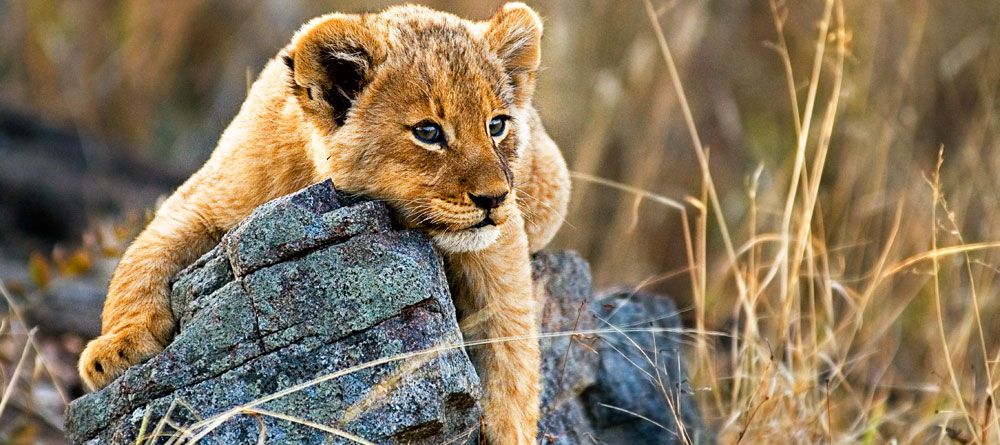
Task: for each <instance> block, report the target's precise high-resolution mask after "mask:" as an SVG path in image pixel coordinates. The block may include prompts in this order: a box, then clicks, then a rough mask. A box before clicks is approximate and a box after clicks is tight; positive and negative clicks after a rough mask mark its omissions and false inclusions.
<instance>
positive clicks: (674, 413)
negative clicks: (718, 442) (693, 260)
mask: <svg viewBox="0 0 1000 445" xmlns="http://www.w3.org/2000/svg"><path fill="white" fill-rule="evenodd" d="M593 310H594V313H596V314H597V315H598V316H599V317H600V319H601V327H602V328H607V327H611V326H615V327H617V329H620V330H622V331H626V330H627V329H629V328H660V329H664V330H667V331H666V332H656V333H653V332H623V333H622V334H606V335H603V336H602V338H601V341H600V342H598V343H597V351H598V353H599V355H600V365H599V366H598V368H597V379H596V383H595V384H594V385H593V386H591V387H590V388H588V389H587V390H586V392H585V393H584V394H583V399H584V400H586V405H587V407H588V409H589V414H590V418H591V419H592V420H593V425H594V428H595V430H596V431H597V432H598V434H597V435H596V437H597V438H598V439H599V440H600V441H601V442H603V443H623V444H624V443H628V444H640V443H641V444H650V445H653V444H656V445H661V444H663V445H666V444H685V443H696V444H697V443H711V442H713V439H712V438H711V437H709V436H708V435H706V432H705V429H704V426H703V425H702V422H701V416H700V414H699V412H698V407H697V405H696V403H695V400H694V398H693V393H692V391H691V389H690V387H689V385H688V378H687V372H686V367H685V362H684V359H683V357H682V354H681V351H680V345H681V339H680V329H681V327H682V326H681V322H680V315H679V313H678V312H677V308H676V306H674V303H673V301H671V300H670V299H667V298H664V297H661V296H658V295H651V294H645V293H640V292H637V291H629V290H620V291H616V292H611V293H610V295H608V296H606V297H604V298H602V299H600V300H598V301H596V302H594V304H593ZM638 416H643V417H645V419H644V418H641V417H638ZM678 420H679V421H680V424H681V425H682V426H683V428H678ZM654 422H655V423H654Z"/></svg>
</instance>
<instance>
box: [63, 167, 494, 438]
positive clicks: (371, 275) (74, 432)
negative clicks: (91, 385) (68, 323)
mask: <svg viewBox="0 0 1000 445" xmlns="http://www.w3.org/2000/svg"><path fill="white" fill-rule="evenodd" d="M340 203H341V201H340V200H338V198H337V196H336V194H335V192H334V190H333V187H332V185H331V184H330V183H329V182H325V183H321V184H317V185H315V186H312V187H310V188H307V189H305V190H303V191H301V192H299V193H297V194H294V195H291V196H287V197H284V198H280V199H278V200H275V201H272V202H270V203H268V204H265V205H264V206H262V207H261V208H259V209H257V210H256V211H255V212H254V213H253V214H252V215H251V216H250V217H248V219H247V220H245V221H244V222H243V223H241V224H240V225H239V226H238V227H237V228H235V229H234V230H232V231H231V232H230V233H229V234H227V235H226V237H225V238H224V240H223V242H222V243H221V244H220V247H217V248H215V249H213V250H212V251H210V252H209V253H207V254H206V255H205V256H204V257H202V258H201V259H200V260H198V261H197V262H196V263H195V264H193V265H192V266H191V267H189V268H187V269H186V270H185V271H184V272H182V273H181V274H179V275H178V277H177V278H176V279H175V282H174V287H173V292H172V294H171V308H172V310H173V312H174V316H175V319H176V320H178V324H177V326H178V332H177V335H176V336H175V338H174V341H173V342H172V343H171V344H170V345H169V346H168V347H167V349H166V350H165V351H163V353H161V354H159V355H157V356H155V357H153V358H152V359H150V360H149V361H147V362H146V363H144V364H142V365H139V366H136V367H133V368H132V369H130V370H129V371H128V372H126V374H125V375H124V376H123V377H122V378H120V379H118V380H116V381H115V382H114V383H112V384H111V385H110V386H109V387H108V388H106V389H104V390H102V391H100V392H98V393H95V394H91V395H88V396H86V397H83V398H82V399H80V400H77V401H75V402H73V403H72V404H71V405H70V407H69V409H68V414H67V431H68V437H69V439H70V441H71V442H73V443H92V444H109V443H134V442H135V441H136V438H137V437H139V435H140V434H146V435H148V434H150V432H152V431H154V430H155V428H156V425H157V424H158V421H159V420H161V419H163V418H165V417H166V414H167V412H168V411H170V416H169V417H170V418H171V420H172V422H173V423H174V424H177V425H188V424H191V423H193V422H195V421H196V420H198V419H205V418H210V417H212V416H213V415H217V414H219V413H222V412H225V411H226V410H229V409H231V408H233V407H236V406H240V405H243V404H246V403H250V402H252V401H254V400H258V399H260V398H262V397H265V396H268V395H270V394H273V393H275V392H277V391H281V390H283V389H286V388H289V387H292V386H294V385H296V384H300V383H302V382H306V381H309V380H311V379H314V378H316V377H319V376H323V375H327V374H330V373H333V372H337V371H342V370H345V369H348V368H351V367H353V366H357V365H360V364H363V363H366V362H369V361H372V360H377V359H380V358H386V357H392V356H395V355H398V354H403V353H408V352H414V351H422V350H426V349H430V348H433V347H435V346H439V345H449V344H458V343H459V342H461V335H460V333H459V330H458V326H457V323H456V321H455V314H454V308H453V306H452V303H451V300H450V296H449V292H448V286H447V281H446V280H445V277H444V275H443V266H442V263H441V259H440V257H439V256H438V255H437V254H436V253H435V252H434V250H433V248H432V246H431V244H430V242H429V241H428V240H427V239H426V238H425V237H424V236H423V235H420V234H418V233H414V232H407V231H394V230H392V229H391V228H390V224H389V217H388V212H387V210H386V209H385V207H384V206H383V205H382V204H379V203H374V202H360V203H356V204H354V205H351V206H348V207H339V205H340ZM478 395H479V380H478V377H477V376H476V374H475V372H474V370H473V368H472V366H471V364H470V363H469V359H468V357H467V356H466V354H465V352H464V351H463V350H462V349H451V350H448V351H444V352H440V353H433V354H425V355H421V356H418V357H415V358H411V359H409V360H404V361H396V362H391V363H386V364H382V365H379V366H374V367H370V368H366V369H361V370H358V371H354V372H351V373H349V374H347V375H345V376H343V377H339V378H336V379H332V380H329V381H326V382H323V383H320V384H317V385H314V386H311V387H309V388H307V389H304V390H302V391H298V392H295V393H292V394H289V395H287V396H284V397H280V398H277V399H275V400H272V401H269V402H267V403H264V404H262V405H260V406H259V407H257V408H258V409H259V410H261V411H266V412H274V413H280V414H283V415H287V416H292V417H295V418H297V419H301V420H304V421H308V422H315V423H318V424H322V425H327V426H331V427H333V428H337V429H340V430H343V431H347V432H349V433H352V434H355V435H357V436H360V437H364V438H367V439H368V440H373V441H375V442H378V443H427V444H436V443H443V442H446V441H448V440H457V441H458V442H459V443H461V442H464V441H465V440H466V438H467V437H470V436H471V434H472V433H473V432H474V431H475V429H476V428H477V427H478V424H479V408H478V405H477V402H476V400H477V397H478ZM144 420H145V421H146V426H145V431H143V432H140V431H142V430H143V422H144ZM166 432H168V433H173V430H172V428H166ZM261 434H263V435H264V438H265V442H266V443H316V444H319V443H340V441H341V440H342V439H337V438H336V437H335V436H333V435H332V434H330V433H328V432H324V431H321V430H319V429H316V428H312V427H309V426H305V425H302V424H299V423H294V422H289V421H287V420H281V419H277V418H275V417H270V416H266V415H264V416H260V415H257V416H252V415H239V416H236V417H235V418H233V419H232V420H230V421H228V422H225V423H223V424H222V425H221V426H220V427H218V428H217V429H215V430H214V431H213V432H212V433H211V434H209V435H207V436H206V437H205V438H204V439H202V441H201V443H206V444H225V445H235V444H243V443H246V444H253V443H257V441H258V438H259V437H260V435H261Z"/></svg>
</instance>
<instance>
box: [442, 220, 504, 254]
mask: <svg viewBox="0 0 1000 445" xmlns="http://www.w3.org/2000/svg"><path fill="white" fill-rule="evenodd" d="M497 238H500V228H499V227H497V226H486V227H479V228H475V229H465V230H459V231H456V232H438V233H433V234H431V239H432V240H433V241H434V245H435V246H437V247H438V248H439V249H441V250H443V251H445V252H449V253H466V252H475V251H478V250H483V249H485V248H487V247H490V246H492V245H493V243H495V242H496V241H497Z"/></svg>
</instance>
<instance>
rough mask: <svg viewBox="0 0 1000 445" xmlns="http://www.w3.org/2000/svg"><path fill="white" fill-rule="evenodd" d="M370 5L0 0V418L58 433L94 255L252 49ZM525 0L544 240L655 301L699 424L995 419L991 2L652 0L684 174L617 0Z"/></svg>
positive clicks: (642, 11) (640, 9) (37, 435)
mask: <svg viewBox="0 0 1000 445" xmlns="http://www.w3.org/2000/svg"><path fill="white" fill-rule="evenodd" d="M393 3H394V2H388V1H351V0H341V1H334V0H330V1H289V0H264V1H258V2H246V1H202V0H174V1H170V2H150V1H139V0H136V1H129V0H125V1H102V0H93V1H87V2H79V1H59V0H31V1H27V0H0V278H3V279H4V283H5V284H6V288H7V290H8V293H9V294H10V295H9V296H8V301H7V303H4V304H0V308H4V307H6V309H5V311H6V312H4V313H5V314H6V315H5V317H4V318H3V320H4V321H3V323H0V371H2V372H0V384H2V386H0V388H11V389H10V391H8V392H9V393H10V394H11V396H10V397H9V400H10V402H9V403H7V404H6V407H4V404H0V443H34V442H35V441H46V442H48V443H59V440H60V439H59V437H60V433H59V429H60V428H61V422H62V420H61V418H62V417H61V416H62V413H61V410H62V407H63V404H64V403H65V401H66V400H70V399H72V398H74V397H76V396H78V395H79V394H80V387H79V382H78V381H77V379H76V375H75V370H74V368H73V366H74V364H75V358H76V354H78V353H79V350H80V349H81V348H82V345H83V342H84V340H85V338H86V337H88V336H90V335H93V334H94V333H95V332H96V330H97V329H98V325H97V324H96V323H97V316H98V314H99V307H100V303H99V301H100V299H101V298H102V296H103V287H104V286H105V285H106V280H107V276H108V274H109V273H110V271H111V270H113V266H114V259H115V258H116V257H117V255H118V254H119V253H120V251H121V249H122V248H123V247H124V246H126V245H127V243H128V241H129V240H130V239H131V237H133V236H134V235H135V234H136V232H137V230H139V229H141V227H142V224H143V221H144V219H145V218H146V217H147V216H148V214H149V211H151V210H152V209H154V208H155V205H156V202H157V199H159V198H160V197H162V196H164V195H165V194H168V193H169V192H170V191H171V190H172V189H173V188H174V187H176V186H177V185H179V184H180V183H181V182H182V181H183V180H184V179H185V178H186V177H187V176H188V175H190V174H191V173H192V172H193V171H194V170H195V169H197V168H198V167H199V166H200V165H201V164H202V163H203V162H204V161H205V160H206V159H207V158H208V156H209V154H210V153H211V151H212V149H213V148H214V144H215V142H216V141H217V139H218V137H219V135H220V133H221V132H222V130H223V129H224V128H225V127H226V125H227V124H228V122H229V121H230V119H232V117H233V116H234V115H235V114H236V112H237V110H238V109H239V106H240V104H241V103H242V101H243V99H244V97H245V92H246V90H247V87H248V84H249V83H250V82H252V80H253V79H254V77H255V76H256V73H257V72H258V71H259V69H260V68H261V67H262V66H263V64H264V63H265V62H266V61H267V60H268V59H269V58H271V57H272V56H273V55H274V54H275V53H276V52H277V51H278V49H280V48H281V47H282V46H283V45H285V44H286V43H287V41H288V40H289V39H290V37H291V35H292V33H293V32H294V31H295V30H296V29H297V28H298V27H299V26H300V25H301V24H302V23H303V22H305V21H306V20H308V19H309V18H311V17H314V16H316V15H320V14H323V13H327V12H331V11H344V12H361V11H377V10H378V9H380V8H383V7H385V6H387V5H390V4H393ZM423 3H424V4H426V5H428V6H431V7H433V8H437V9H442V10H446V11H450V12H454V13H456V14H458V15H460V16H463V17H468V18H476V19H486V18H488V17H489V16H490V15H491V13H492V12H493V11H495V10H496V8H498V7H499V5H500V4H502V2H500V1H492V0H490V1H462V0H428V1H424V2H423ZM529 3H530V4H531V5H532V6H533V7H535V8H536V9H537V10H538V11H539V12H540V14H541V15H542V16H543V17H544V19H545V36H544V39H543V52H542V54H543V56H542V64H543V70H542V72H541V74H540V81H539V85H538V90H537V94H536V97H535V104H536V106H537V107H538V108H539V110H540V112H541V115H542V118H543V121H544V122H545V125H546V127H547V129H548V131H549V133H550V135H551V136H552V137H553V139H554V140H555V141H556V142H557V143H558V144H559V145H560V147H561V148H562V150H563V153H564V154H565V156H566V159H567V161H568V163H569V165H570V168H571V170H573V171H574V172H575V173H576V179H575V180H574V188H575V189H574V195H573V201H572V203H571V211H570V214H569V217H568V218H567V220H566V224H565V225H564V226H563V229H562V231H561V233H560V234H559V236H558V238H557V239H556V241H555V242H554V244H553V246H552V248H558V249H564V248H567V249H575V250H578V251H580V252H581V253H582V254H583V256H584V257H586V258H587V259H588V260H589V261H590V262H591V266H592V269H593V274H594V279H595V283H596V285H597V287H599V288H603V287H608V286H612V285H618V284H629V285H633V286H641V287H643V288H644V289H646V290H650V291H654V292H658V293H663V294H666V295H670V296H672V297H673V298H675V299H676V300H677V302H678V306H679V307H681V308H683V309H684V311H685V312H684V318H685V320H687V321H688V324H689V325H690V326H691V327H692V328H693V329H695V331H694V332H693V333H692V335H691V345H690V346H691V354H692V355H693V359H692V360H691V364H690V366H691V368H692V374H693V376H694V377H693V379H694V380H695V382H694V384H693V388H696V391H698V392H699V395H698V396H699V398H700V399H702V400H703V402H704V406H703V409H704V411H705V415H706V418H707V420H708V422H709V424H711V425H713V427H714V428H715V429H717V430H718V431H719V432H720V435H719V437H720V439H721V440H722V441H723V442H731V441H736V440H739V438H743V437H745V436H746V435H747V434H749V435H750V437H756V438H758V439H764V438H768V437H771V438H775V437H777V438H784V437H787V436H782V435H781V434H783V433H785V434H787V433H788V432H789V431H795V432H796V433H797V434H799V435H800V437H799V439H801V440H802V441H805V442H814V441H830V442H837V441H846V442H854V441H874V442H883V441H887V440H890V439H897V440H900V441H903V442H904V443H905V442H930V443H936V442H949V441H953V440H954V441H957V442H961V443H971V441H979V442H980V443H987V442H991V443H995V442H996V441H998V440H1000V425H998V424H997V420H996V419H997V417H998V416H996V413H995V411H996V407H995V406H996V405H995V401H994V400H993V399H994V397H992V396H993V395H994V394H995V391H996V390H997V385H996V384H995V383H994V381H995V380H996V378H997V377H998V374H997V373H996V372H995V371H996V370H995V368H996V366H997V358H998V355H997V354H998V347H1000V302H998V301H997V299H998V290H1000V289H998V288H997V286H996V284H997V271H998V269H997V265H998V264H1000V262H998V261H997V259H998V255H997V254H996V252H995V250H996V246H995V245H994V244H995V243H996V241H998V240H1000V227H998V225H1000V219H998V218H1000V205H998V204H1000V181H998V179H997V178H998V175H997V174H996V172H998V171H1000V153H998V151H997V150H998V148H1000V147H998V143H1000V139H998V124H1000V120H998V115H997V108H998V104H1000V102H998V101H1000V96H998V86H1000V2H997V1H992V0H981V1H977V0H970V1H965V2H953V1H948V0H912V1H897V0H868V1H858V0H843V2H840V1H836V2H834V1H829V2H827V1H821V0H810V1H798V2H789V3H788V4H785V3H784V2H781V1H769V0H714V1H709V0H705V1H702V0H652V1H651V2H650V5H651V7H652V9H653V11H652V12H653V15H655V16H656V19H657V22H658V23H659V25H660V26H661V27H662V31H663V37H664V38H665V41H666V42H668V43H669V49H670V52H671V55H672V57H673V60H674V62H675V63H676V65H677V69H678V72H679V77H680V79H679V80H680V81H681V83H682V84H683V88H684V91H685V93H686V97H687V102H686V105H687V106H689V107H690V110H691V112H692V117H693V123H694V124H695V125H696V128H697V133H698V135H699V136H700V141H701V144H703V146H704V153H706V157H707V160H708V165H709V166H710V172H711V177H710V178H708V177H707V176H705V175H704V174H703V170H702V167H701V164H700V163H699V160H698V156H697V153H698V151H697V149H696V148H695V147H694V146H693V145H692V139H691V134H690V132H689V129H688V127H687V125H686V122H685V119H684V116H683V113H682V109H683V107H684V105H685V102H683V101H682V100H681V99H680V96H679V95H678V94H677V91H676V90H675V85H674V84H673V83H672V77H671V73H670V70H669V69H668V67H667V64H666V62H665V54H664V51H663V48H662V47H661V46H660V43H659V42H658V40H657V35H656V31H655V28H654V26H653V22H652V21H651V19H650V11H649V10H648V9H647V7H646V4H645V3H644V2H642V1H639V0H625V1H622V0H545V1H542V0H538V1H529ZM824 31H826V32H824ZM818 48H822V49H823V51H824V52H823V54H821V55H820V56H819V57H818V58H817V54H816V52H817V49H818ZM838 48H839V49H838ZM786 55H787V57H785V56H786ZM814 67H815V68H814ZM814 69H816V71H815V73H814ZM789 73H791V78H789ZM793 94H794V100H793V99H792V95H793ZM809 111H811V112H812V113H811V114H809V115H810V116H811V120H812V122H811V123H812V125H811V126H807V125H804V124H805V121H806V120H807V119H805V117H806V116H807V113H808V112H809ZM801 129H804V130H806V131H805V132H804V135H803V136H802V138H800V137H799V135H798V134H799V132H800V131H801ZM800 140H801V141H802V143H801V144H800V143H799V142H800ZM942 148H943V150H944V151H943V153H944V157H943V159H944V161H943V164H942V165H941V167H940V175H939V176H938V175H937V174H936V173H935V172H936V169H937V165H938V164H937V163H938V159H939V158H938V155H939V151H940V150H941V149H942ZM797 153H798V154H801V162H798V163H797V162H796V159H797ZM797 167H800V168H797ZM797 172H801V173H797ZM935 178H938V179H937V180H935ZM608 181H612V182H608ZM934 184H937V185H936V188H935V187H932V185H934ZM800 185H801V187H800ZM796 187H800V188H799V191H798V193H796V194H795V195H793V196H791V197H789V194H790V193H789V191H790V190H791V189H793V188H796ZM713 194H715V196H716V198H717V199H716V198H713V196H712V195H713ZM654 195H655V196H654ZM713 202H716V204H717V207H713V204H712V203H713ZM664 203H668V205H664ZM670 203H673V204H679V205H680V207H683V208H684V212H680V211H679V209H678V207H677V206H672V205H670ZM715 208H717V209H720V210H721V214H716V213H714V210H713V209H715ZM720 216H721V221H724V222H725V224H720V218H719V217H720ZM723 228H724V229H725V231H723V230H722V229H723ZM789 228H790V229H789ZM789 234H791V235H794V239H792V240H790V241H788V242H787V243H786V242H784V241H783V240H788V238H789ZM727 241H728V242H727ZM991 243H993V244H991ZM729 245H732V248H731V249H730V247H729ZM941 246H949V247H951V248H952V250H947V251H943V250H941V249H938V247H941ZM799 250H801V253H798V254H797V252H798V251H799ZM788 257H792V258H793V259H794V260H795V261H796V262H795V263H794V264H791V265H790V266H789V265H787V263H788V260H787V258H788ZM928 259H933V260H934V261H933V262H931V261H928ZM910 260H912V262H909V261H910ZM938 260H940V261H938ZM734 264H735V266H734ZM775 264H785V265H786V266H783V267H781V268H776V266H774V265H775ZM789 270H791V272H789ZM890 272H891V273H890ZM775 273H777V275H775ZM775 276H777V277H778V278H777V279H775V278H774V277H775ZM768 277H770V278H768ZM32 325H37V326H38V330H37V331H35V332H33V333H31V334H30V335H29V331H28V329H30V328H31V326H32ZM715 331H718V332H723V333H726V334H727V335H728V336H727V337H726V338H729V340H724V339H723V340H719V339H718V337H717V336H714V335H709V334H708V332H715ZM733 338H739V341H735V340H733ZM29 339H30V341H29ZM29 349H30V350H29ZM23 357H26V358H24V363H26V364H24V365H22V366H20V367H19V366H18V363H19V362H22V358H23ZM18 370H19V371H18ZM4 400H5V401H6V400H8V397H7V396H5V397H4ZM831 400H832V402H831ZM754 412H758V413H761V414H756V416H759V417H755V415H754V414H753V413H754ZM744 440H746V439H745V438H744ZM963 441H964V442H963ZM803 443H804V442H803Z"/></svg>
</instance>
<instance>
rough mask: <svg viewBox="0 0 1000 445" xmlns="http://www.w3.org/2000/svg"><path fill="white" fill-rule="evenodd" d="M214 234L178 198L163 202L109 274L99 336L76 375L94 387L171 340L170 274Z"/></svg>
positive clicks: (203, 248)
mask: <svg viewBox="0 0 1000 445" xmlns="http://www.w3.org/2000/svg"><path fill="white" fill-rule="evenodd" d="M216 237H217V235H216V233H215V231H214V230H212V228H211V227H209V226H208V225H207V224H206V223H205V221H203V220H202V219H201V218H200V217H199V216H198V214H197V213H196V212H193V211H190V210H187V209H185V204H184V203H183V202H181V199H180V197H178V196H176V195H175V196H174V197H171V199H168V200H167V202H166V203H164V205H163V207H162V208H161V209H160V210H159V211H158V212H157V215H156V217H155V218H154V219H153V221H152V222H151V223H150V224H149V226H148V227H147V228H146V230H144V231H143V232H142V234H140V235H139V237H138V238H136V240H135V241H134V242H133V243H132V245H131V246H129V248H128V250H126V251H125V255H123V256H122V259H121V261H120V262H119V264H118V268H117V269H116V270H115V273H114V276H113V277H112V278H111V284H110V286H109V288H108V296H107V299H106V300H105V302H104V312H103V314H102V316H101V336H100V337H98V338H96V339H94V340H92V341H91V342H90V343H88V344H87V347H86V349H84V351H83V354H82V355H81V356H80V362H79V364H78V368H79V371H80V377H81V379H82V380H83V382H84V384H85V385H86V386H87V388H88V389H90V390H92V391H93V390H97V389H100V388H102V387H104V386H107V384H108V383H111V381H113V380H114V379H115V378H117V377H118V376H120V375H121V374H122V373H124V372H125V370H126V369H128V368H129V367H130V366H132V365H135V364H137V363H139V362H141V361H143V360H145V359H147V358H149V357H150V356H152V355H155V354H156V353H158V352H160V351H161V350H163V348H164V347H166V345H167V344H168V343H169V342H170V339H171V336H172V333H173V332H172V331H173V323H174V321H173V316H172V315H171V313H170V307H169V303H168V294H167V293H168V292H169V289H168V285H169V280H170V277H172V276H173V275H174V274H175V273H177V272H178V271H179V270H180V269H181V268H182V267H184V266H185V265H187V264H188V263H190V262H191V261H193V260H194V259H196V258H197V257H198V256H199V255H201V254H202V253H204V252H205V251H206V250H207V249H208V248H210V247H211V245H212V244H213V243H214V242H215V241H216Z"/></svg>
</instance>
